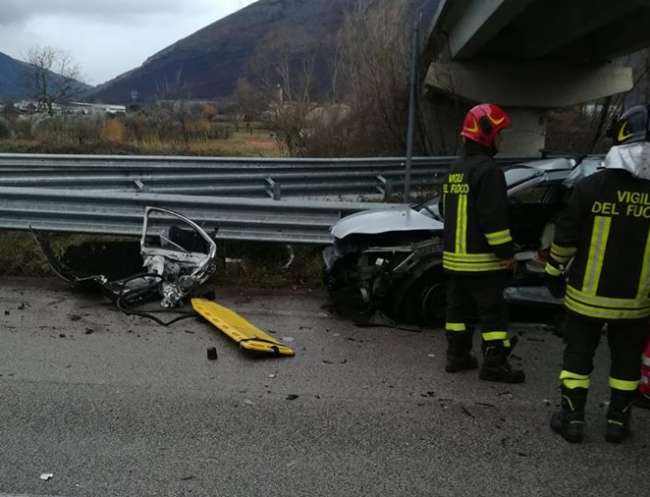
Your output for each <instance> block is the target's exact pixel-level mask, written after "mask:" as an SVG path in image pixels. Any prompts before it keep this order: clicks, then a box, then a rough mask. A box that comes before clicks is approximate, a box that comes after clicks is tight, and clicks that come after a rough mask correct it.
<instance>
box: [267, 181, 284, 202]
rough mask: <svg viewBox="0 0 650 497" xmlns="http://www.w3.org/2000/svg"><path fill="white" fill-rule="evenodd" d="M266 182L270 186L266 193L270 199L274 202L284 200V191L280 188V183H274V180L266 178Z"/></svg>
mask: <svg viewBox="0 0 650 497" xmlns="http://www.w3.org/2000/svg"><path fill="white" fill-rule="evenodd" d="M264 181H266V184H267V185H268V186H269V187H268V188H267V189H266V193H267V194H268V196H269V197H271V198H272V199H273V200H281V199H282V189H281V188H280V183H276V182H275V181H273V178H270V177H269V178H266V179H265V180H264Z"/></svg>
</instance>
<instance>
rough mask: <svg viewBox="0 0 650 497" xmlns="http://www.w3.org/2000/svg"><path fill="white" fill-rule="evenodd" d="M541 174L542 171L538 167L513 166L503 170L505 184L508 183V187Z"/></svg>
mask: <svg viewBox="0 0 650 497" xmlns="http://www.w3.org/2000/svg"><path fill="white" fill-rule="evenodd" d="M541 174H544V173H543V172H542V171H540V170H539V169H534V168H532V167H513V168H511V169H508V170H506V171H505V177H506V184H507V185H508V188H510V187H512V186H515V185H519V184H521V183H524V182H525V181H528V180H530V179H533V178H534V177H536V176H539V175H541Z"/></svg>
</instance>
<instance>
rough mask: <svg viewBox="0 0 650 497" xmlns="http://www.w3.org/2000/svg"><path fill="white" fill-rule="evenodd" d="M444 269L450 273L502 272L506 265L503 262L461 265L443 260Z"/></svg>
mask: <svg viewBox="0 0 650 497" xmlns="http://www.w3.org/2000/svg"><path fill="white" fill-rule="evenodd" d="M442 267H444V268H445V269H449V270H450V271H458V272H461V273H480V272H487V271H502V270H503V269H505V268H504V265H503V263H502V262H478V263H464V262H463V263H460V262H452V261H449V260H445V259H443V261H442Z"/></svg>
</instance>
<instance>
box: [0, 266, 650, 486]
mask: <svg viewBox="0 0 650 497" xmlns="http://www.w3.org/2000/svg"><path fill="white" fill-rule="evenodd" d="M0 294H1V298H0V320H1V321H0V497H6V496H16V495H40V496H61V497H85V496H88V497H90V496H93V497H103V496H138V497H140V496H246V497H252V496H265V497H266V496H309V497H313V496H328V497H335V496H346V497H352V496H386V497H393V496H409V497H413V496H481V497H485V496H517V497H522V496H568V495H580V496H601V495H602V496H612V495H646V494H647V493H648V492H649V490H648V484H647V481H646V478H645V474H646V472H647V468H648V459H649V457H650V451H648V449H647V445H648V442H650V430H648V429H647V427H648V423H649V422H650V413H648V412H644V411H641V410H637V411H636V412H635V417H634V421H635V436H634V438H633V439H632V440H631V441H630V442H629V443H626V444H624V445H622V446H612V445H610V444H607V443H606V442H604V440H603V434H602V432H603V424H604V412H605V409H606V408H605V407H604V406H603V402H604V401H606V400H607V390H606V381H607V379H606V378H607V368H608V362H609V360H608V354H607V350H606V346H605V344H603V346H602V347H601V350H599V353H598V357H597V360H598V364H599V365H598V367H597V369H596V372H595V375H594V383H595V387H594V390H593V392H592V395H591V398H590V402H589V418H588V422H589V424H588V438H587V440H586V442H585V443H584V444H582V445H580V446H574V445H569V444H567V443H566V442H564V441H563V440H561V439H560V438H558V437H557V436H555V435H553V434H551V433H550V431H549V429H548V418H549V415H550V413H551V412H552V410H553V409H555V407H556V405H557V401H558V391H557V386H556V384H557V380H556V378H557V375H558V371H559V366H560V354H561V341H560V340H559V339H558V338H557V337H555V336H553V335H552V334H551V333H549V332H548V331H547V330H544V329H543V328H541V327H535V326H531V325H526V326H523V325H522V326H520V325H514V326H513V331H514V332H515V333H521V339H520V340H521V343H520V345H519V347H518V349H517V350H516V354H517V356H520V357H522V358H523V361H524V364H525V368H526V371H527V373H528V378H529V380H528V382H527V383H526V384H524V385H516V386H507V385H498V384H489V383H483V382H480V381H479V380H478V378H477V375H476V373H475V372H473V373H464V374H460V375H453V376H452V375H447V374H445V373H444V372H443V371H442V369H443V364H444V336H443V333H442V332H441V331H439V330H427V331H424V332H422V333H414V332H409V331H400V330H394V329H388V328H360V327H357V326H355V325H354V323H352V322H349V321H346V320H343V319H340V318H337V317H336V316H335V315H333V314H332V313H331V310H330V309H328V307H327V305H326V304H327V299H326V297H325V296H324V295H323V294H321V293H318V292H314V293H309V292H300V291H296V292H268V291H252V290H246V291H239V290H236V289H228V290H220V291H219V292H218V296H217V299H218V301H219V302H221V303H223V304H225V305H227V306H230V307H232V308H233V309H235V310H237V311H239V312H240V313H241V314H243V315H245V316H246V317H247V318H249V319H250V320H251V321H253V322H254V323H256V324H258V325H259V326H260V327H262V328H265V329H267V330H271V331H273V332H274V333H275V334H276V336H277V337H280V338H284V339H285V340H286V341H287V342H289V344H290V345H291V346H293V347H294V348H295V349H296V352H297V355H296V357H295V358H287V359H266V360H255V359H251V358H250V357H248V356H246V355H245V354H244V353H243V352H241V351H240V350H239V349H238V348H237V347H236V346H235V345H234V344H233V343H232V342H230V341H229V340H228V339H227V338H226V337H224V336H223V335H221V334H220V333H219V332H218V331H216V330H214V329H213V328H211V327H210V326H209V325H207V324H205V323H203V322H200V321H198V320H195V319H191V320H188V321H183V322H180V323H178V324H175V325H173V326H171V327H169V328H163V327H160V326H158V325H156V324H154V323H152V322H149V321H146V320H143V319H141V318H138V317H129V316H125V315H124V314H122V313H120V312H118V311H116V310H114V309H113V308H112V307H111V306H110V305H109V304H107V303H106V302H105V301H104V300H103V299H101V298H97V297H91V296H87V295H83V294H79V293H74V292H72V291H70V289H68V288H66V287H65V286H64V285H63V284H60V283H58V282H57V281H54V280H29V279H24V280H6V279H5V280H4V281H3V282H2V285H1V288H0ZM210 346H216V347H217V350H218V354H219V358H218V360H217V361H208V360H207V358H206V349H207V348H208V347H210ZM44 473H51V474H52V475H53V476H52V478H51V479H49V480H47V481H45V480H42V479H41V478H40V476H41V475H42V474H44Z"/></svg>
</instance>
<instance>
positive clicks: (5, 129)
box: [0, 119, 11, 140]
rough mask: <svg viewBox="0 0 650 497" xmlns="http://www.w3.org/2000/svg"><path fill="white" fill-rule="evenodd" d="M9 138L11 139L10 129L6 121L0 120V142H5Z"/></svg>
mask: <svg viewBox="0 0 650 497" xmlns="http://www.w3.org/2000/svg"><path fill="white" fill-rule="evenodd" d="M9 138H11V127H10V126H9V123H8V122H7V121H6V120H4V119H0V140H7V139H9Z"/></svg>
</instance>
